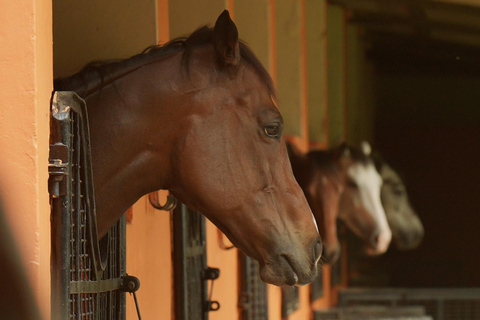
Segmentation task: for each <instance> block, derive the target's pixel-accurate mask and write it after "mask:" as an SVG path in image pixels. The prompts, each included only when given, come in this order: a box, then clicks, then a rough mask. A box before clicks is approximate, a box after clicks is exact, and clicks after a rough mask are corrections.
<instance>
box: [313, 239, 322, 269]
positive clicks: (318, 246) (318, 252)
mask: <svg viewBox="0 0 480 320" xmlns="http://www.w3.org/2000/svg"><path fill="white" fill-rule="evenodd" d="M322 251H323V245H322V240H321V239H320V238H318V239H317V240H316V241H315V244H314V245H313V259H314V260H315V264H317V262H318V260H320V257H321V256H322Z"/></svg>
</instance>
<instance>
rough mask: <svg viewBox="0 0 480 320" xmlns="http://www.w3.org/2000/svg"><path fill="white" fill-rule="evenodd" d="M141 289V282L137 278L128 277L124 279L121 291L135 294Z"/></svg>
mask: <svg viewBox="0 0 480 320" xmlns="http://www.w3.org/2000/svg"><path fill="white" fill-rule="evenodd" d="M139 288H140V280H139V279H138V278H137V277H134V276H129V275H128V274H127V275H126V276H123V277H122V286H121V287H120V291H123V292H130V293H133V292H135V291H137V290H138V289H139Z"/></svg>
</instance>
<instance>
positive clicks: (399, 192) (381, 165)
mask: <svg viewBox="0 0 480 320" xmlns="http://www.w3.org/2000/svg"><path fill="white" fill-rule="evenodd" d="M375 165H376V167H377V170H378V172H379V173H380V176H381V177H382V180H383V185H382V189H381V192H380V196H381V199H382V204H383V208H384V209H385V214H386V216H387V221H388V224H389V225H390V228H391V229H392V239H393V242H394V243H395V245H396V247H397V248H398V249H400V250H411V249H415V248H416V247H418V246H419V245H420V242H421V241H422V238H423V234H424V229H423V225H422V222H421V220H420V218H419V217H418V215H417V214H416V212H415V210H414V209H413V208H412V206H411V205H410V201H409V199H408V195H407V191H406V188H405V184H404V183H403V181H402V179H401V178H400V176H399V175H398V173H397V172H395V170H393V169H392V168H391V167H390V166H389V165H388V164H387V163H385V161H383V159H382V158H381V156H379V155H377V156H376V157H375Z"/></svg>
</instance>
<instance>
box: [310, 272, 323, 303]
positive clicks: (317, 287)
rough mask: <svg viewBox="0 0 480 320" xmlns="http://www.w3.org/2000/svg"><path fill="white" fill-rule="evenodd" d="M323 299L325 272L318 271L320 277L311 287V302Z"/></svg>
mask: <svg viewBox="0 0 480 320" xmlns="http://www.w3.org/2000/svg"><path fill="white" fill-rule="evenodd" d="M321 297H323V270H321V269H320V267H319V271H318V276H317V277H316V278H315V280H313V282H312V284H311V285H310V302H313V301H315V300H317V299H319V298H321Z"/></svg>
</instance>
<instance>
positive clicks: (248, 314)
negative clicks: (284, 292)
mask: <svg viewBox="0 0 480 320" xmlns="http://www.w3.org/2000/svg"><path fill="white" fill-rule="evenodd" d="M238 261H239V267H240V268H239V272H240V275H241V280H240V281H241V282H240V298H239V308H240V309H241V315H240V319H242V320H267V319H268V295H267V285H266V284H265V283H264V282H263V281H262V280H261V279H260V276H259V266H258V262H257V261H255V260H254V259H252V258H249V257H247V256H246V255H245V254H243V253H242V252H240V251H238Z"/></svg>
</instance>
